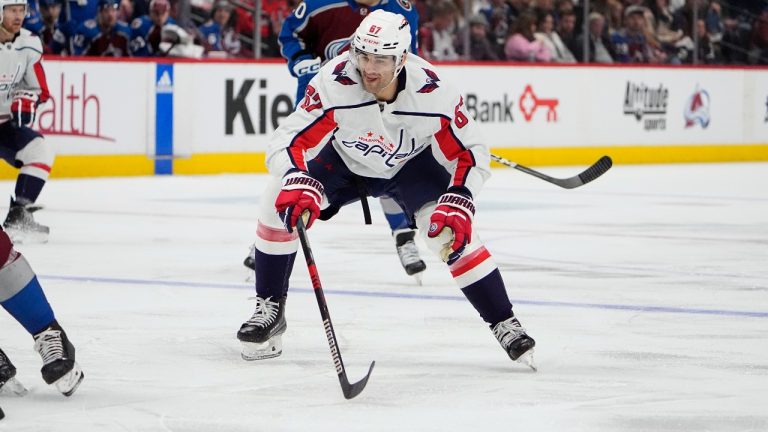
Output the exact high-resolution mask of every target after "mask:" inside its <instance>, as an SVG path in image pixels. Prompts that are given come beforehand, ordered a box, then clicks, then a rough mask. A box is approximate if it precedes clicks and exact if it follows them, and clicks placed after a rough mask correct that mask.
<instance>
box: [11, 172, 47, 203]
mask: <svg viewBox="0 0 768 432" xmlns="http://www.w3.org/2000/svg"><path fill="white" fill-rule="evenodd" d="M43 186H45V180H43V179H41V178H37V177H34V176H31V175H27V174H19V177H18V178H16V201H17V202H19V203H20V204H31V203H33V202H35V201H37V197H38V196H40V192H41V191H42V190H43Z"/></svg>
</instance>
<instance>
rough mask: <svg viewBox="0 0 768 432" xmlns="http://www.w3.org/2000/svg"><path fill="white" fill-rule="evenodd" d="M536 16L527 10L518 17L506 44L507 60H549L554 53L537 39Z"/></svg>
mask: <svg viewBox="0 0 768 432" xmlns="http://www.w3.org/2000/svg"><path fill="white" fill-rule="evenodd" d="M535 32H536V17H535V16H534V15H533V13H532V12H525V13H523V14H521V15H520V16H519V17H517V21H515V24H514V26H513V30H512V35H510V37H509V39H507V43H506V45H505V46H504V54H505V55H506V57H507V60H512V61H528V62H549V61H550V60H551V59H552V54H551V53H550V52H549V49H548V48H547V46H546V45H544V44H543V43H542V42H541V41H538V40H536V38H535V37H534V36H533V34H534V33H535Z"/></svg>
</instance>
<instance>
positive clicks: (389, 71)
mask: <svg viewBox="0 0 768 432" xmlns="http://www.w3.org/2000/svg"><path fill="white" fill-rule="evenodd" d="M355 56H356V59H357V68H358V69H359V70H360V75H362V77H363V87H364V88H365V90H366V91H368V92H369V93H373V94H377V93H379V92H381V91H382V90H384V88H385V87H386V86H388V85H389V84H390V83H391V82H392V80H393V79H394V77H395V57H394V56H383V55H375V54H369V53H366V52H363V51H356V52H355Z"/></svg>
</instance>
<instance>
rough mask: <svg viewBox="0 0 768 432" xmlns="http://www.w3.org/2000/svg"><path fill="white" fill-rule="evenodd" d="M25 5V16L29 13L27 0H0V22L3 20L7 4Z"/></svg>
mask: <svg viewBox="0 0 768 432" xmlns="http://www.w3.org/2000/svg"><path fill="white" fill-rule="evenodd" d="M13 5H24V16H26V15H27V11H28V9H29V7H28V6H27V0H0V24H1V23H2V22H3V15H4V14H3V12H4V11H5V7H6V6H13Z"/></svg>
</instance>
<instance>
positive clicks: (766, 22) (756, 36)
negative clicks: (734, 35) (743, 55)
mask: <svg viewBox="0 0 768 432" xmlns="http://www.w3.org/2000/svg"><path fill="white" fill-rule="evenodd" d="M749 56H750V60H749V61H750V63H752V64H768V7H766V8H765V9H763V11H762V12H761V13H760V15H759V16H758V17H757V19H756V20H755V22H754V24H753V25H752V38H751V40H750V52H749Z"/></svg>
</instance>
